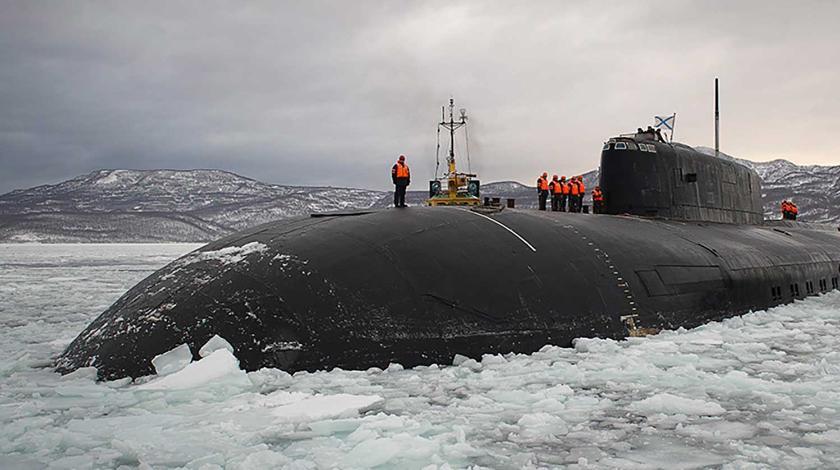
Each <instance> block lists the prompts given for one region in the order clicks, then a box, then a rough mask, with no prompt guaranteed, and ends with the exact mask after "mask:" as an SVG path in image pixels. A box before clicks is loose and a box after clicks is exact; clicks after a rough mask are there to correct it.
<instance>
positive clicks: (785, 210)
mask: <svg viewBox="0 0 840 470" xmlns="http://www.w3.org/2000/svg"><path fill="white" fill-rule="evenodd" d="M797 214H799V208H798V207H796V204H794V203H793V202H791V201H788V200H787V199H786V200H784V201H782V218H783V219H785V220H796V216H797Z"/></svg>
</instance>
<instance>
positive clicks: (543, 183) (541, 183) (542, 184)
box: [537, 176, 548, 191]
mask: <svg viewBox="0 0 840 470" xmlns="http://www.w3.org/2000/svg"><path fill="white" fill-rule="evenodd" d="M537 188H539V190H540V191H548V180H547V179H545V178H543V177H542V176H540V177H539V178H537Z"/></svg>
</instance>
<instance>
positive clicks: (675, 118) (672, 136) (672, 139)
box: [671, 113, 677, 144]
mask: <svg viewBox="0 0 840 470" xmlns="http://www.w3.org/2000/svg"><path fill="white" fill-rule="evenodd" d="M676 128H677V113H674V122H672V123H671V143H672V144H673V143H674V129H676Z"/></svg>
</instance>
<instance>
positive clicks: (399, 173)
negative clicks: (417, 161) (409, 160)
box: [391, 155, 411, 207]
mask: <svg viewBox="0 0 840 470" xmlns="http://www.w3.org/2000/svg"><path fill="white" fill-rule="evenodd" d="M391 181H393V182H394V207H406V205H405V190H406V189H407V188H408V185H409V184H411V172H410V171H409V170H408V165H406V164H405V155H400V158H399V160H397V163H395V164H394V167H393V168H391Z"/></svg>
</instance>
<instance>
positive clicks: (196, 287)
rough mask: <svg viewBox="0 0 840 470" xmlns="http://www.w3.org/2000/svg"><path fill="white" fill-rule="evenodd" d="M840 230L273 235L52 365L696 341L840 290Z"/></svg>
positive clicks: (546, 215)
mask: <svg viewBox="0 0 840 470" xmlns="http://www.w3.org/2000/svg"><path fill="white" fill-rule="evenodd" d="M838 275H840V233H838V232H837V230H835V229H833V228H831V229H829V228H825V227H818V226H810V225H807V224H799V223H791V222H775V223H766V224H763V225H734V224H724V223H710V222H697V221H673V220H664V219H651V218H645V217H638V216H622V215H586V214H570V213H551V212H538V211H527V210H524V211H523V210H510V209H506V210H503V211H500V212H497V213H479V212H475V211H471V210H467V209H462V208H409V209H401V210H399V209H390V210H382V211H373V212H359V213H354V214H333V215H324V216H322V217H308V218H298V219H289V220H284V221H278V222H274V223H270V224H266V225H262V226H260V227H256V228H254V229H251V230H248V231H245V232H241V233H239V234H236V235H232V236H229V237H226V238H224V239H221V240H218V241H216V242H213V243H211V244H209V245H207V246H205V247H203V248H201V249H199V250H197V251H196V252H193V253H191V254H188V255H186V256H185V257H183V258H181V259H179V260H176V261H175V262H173V263H171V264H169V265H168V266H166V267H164V268H163V269H161V270H160V271H158V272H156V273H154V274H152V275H151V276H149V277H148V278H146V279H145V280H144V281H142V282H141V283H139V284H138V285H137V286H135V287H134V288H132V289H131V290H130V291H128V292H127V293H126V294H125V295H124V296H123V297H122V298H120V299H119V300H118V301H117V302H116V303H115V304H114V305H113V306H111V307H110V308H109V309H108V310H106V311H105V312H104V313H103V314H102V315H101V316H100V317H98V318H97V319H96V320H95V321H94V322H93V323H91V325H90V326H88V328H87V329H85V330H84V331H83V332H82V333H81V334H80V335H79V336H78V337H77V338H76V339H75V340H74V341H73V342H72V344H71V345H70V346H69V347H68V348H67V350H66V351H65V352H64V354H63V355H62V356H61V357H60V358H59V359H58V361H57V369H58V370H59V371H61V372H67V371H71V370H74V369H76V368H78V367H82V366H95V367H97V369H98V371H99V376H100V378H103V379H107V378H116V377H124V376H132V377H138V376H143V375H148V374H151V373H153V372H154V371H153V369H152V365H151V359H152V358H153V357H154V356H155V355H157V354H160V353H163V352H166V351H168V350H170V349H172V348H174V347H176V346H178V345H179V344H182V343H187V344H189V345H190V347H191V349H192V351H193V352H194V353H195V352H197V351H198V349H199V348H200V347H201V345H202V344H204V342H206V341H207V340H208V339H209V338H210V337H212V336H213V335H216V334H217V335H219V336H222V337H223V338H225V339H226V340H228V341H229V342H230V343H231V344H232V345H233V346H234V348H235V354H236V355H237V357H238V358H239V359H240V363H241V366H242V367H243V368H245V369H247V370H255V369H259V368H261V367H276V368H280V369H283V370H286V371H289V372H293V371H298V370H317V369H331V368H335V367H339V368H344V369H364V368H368V367H374V366H376V367H383V366H387V365H388V364H389V363H392V362H396V363H401V364H403V365H404V366H414V365H419V364H431V363H451V361H452V359H453V357H454V356H455V355H456V354H461V355H465V356H470V357H476V358H478V357H480V356H481V355H482V354H492V353H508V352H520V353H527V352H533V351H536V350H538V349H539V348H541V347H542V346H544V345H546V344H554V345H559V346H569V345H571V343H572V340H573V339H574V338H577V337H605V338H616V339H618V338H623V337H626V336H628V335H633V334H638V333H640V332H641V333H644V332H654V331H656V330H660V329H673V328H677V327H686V328H690V327H694V326H697V325H700V324H702V323H705V322H708V321H711V320H717V319H721V318H725V317H729V316H734V315H739V314H743V313H746V312H748V311H750V310H761V309H766V308H768V307H772V306H774V305H778V304H783V303H788V302H791V301H793V300H794V299H796V298H802V297H805V296H807V295H815V294H819V293H820V292H824V291H827V290H832V289H837V288H838Z"/></svg>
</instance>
